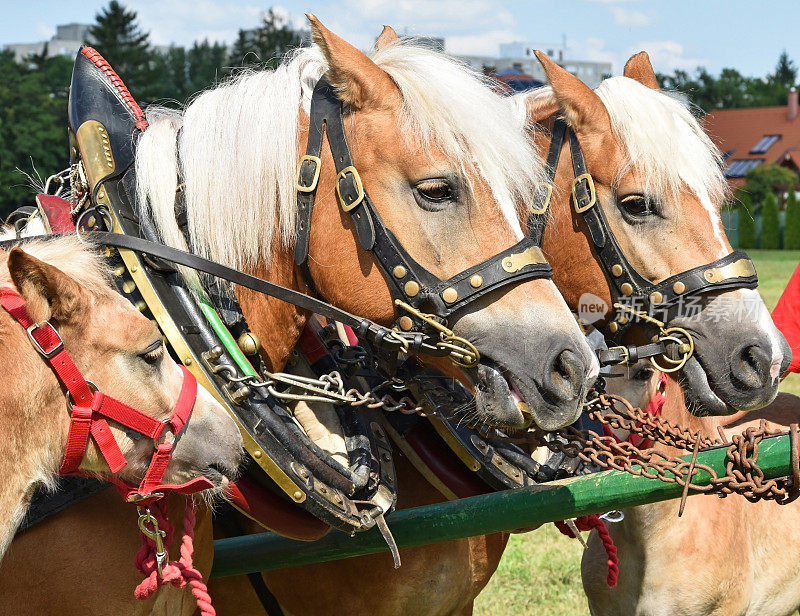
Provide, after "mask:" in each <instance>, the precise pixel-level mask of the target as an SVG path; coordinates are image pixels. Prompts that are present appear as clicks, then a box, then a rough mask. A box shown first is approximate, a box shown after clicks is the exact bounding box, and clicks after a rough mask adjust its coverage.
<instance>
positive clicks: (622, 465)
mask: <svg viewBox="0 0 800 616" xmlns="http://www.w3.org/2000/svg"><path fill="white" fill-rule="evenodd" d="M586 406H587V410H586V412H587V415H588V417H589V418H590V419H592V420H595V421H598V422H600V423H601V424H603V425H606V426H608V427H609V428H612V429H620V430H625V431H628V432H632V433H634V434H638V435H639V436H641V437H643V438H645V439H649V440H651V441H652V442H654V443H655V442H658V443H661V444H664V445H668V446H671V447H675V448H678V449H683V450H686V451H693V455H692V458H691V459H690V460H685V459H683V458H679V457H677V456H669V455H667V454H665V453H662V452H660V451H656V450H655V449H653V448H650V449H644V450H642V449H639V448H637V447H636V446H635V445H633V444H632V443H629V442H625V441H622V442H618V441H617V440H616V439H615V438H614V437H613V436H605V435H600V434H597V433H596V432H594V431H592V430H581V429H577V428H574V427H572V426H569V427H567V428H562V429H561V430H557V431H555V433H553V432H550V433H547V432H543V431H539V430H534V431H530V432H528V433H526V435H525V436H524V437H517V438H507V439H506V440H509V441H511V442H516V443H521V442H526V443H528V444H530V445H533V446H535V447H547V448H548V449H550V450H551V451H553V452H556V453H562V454H564V455H565V456H568V457H572V458H578V459H580V460H582V461H583V462H585V463H586V464H589V465H591V466H594V467H596V468H598V469H602V470H608V469H614V470H618V471H623V472H626V473H630V474H631V475H634V476H637V477H647V478H649V479H659V480H661V481H664V482H666V483H676V484H678V485H679V486H682V487H684V488H686V486H687V484H688V488H687V489H685V490H684V498H685V494H686V492H688V490H692V491H695V492H703V493H706V494H708V493H716V494H719V495H720V496H725V495H728V494H734V493H735V494H741V495H742V496H744V497H745V498H746V499H748V500H749V501H751V502H755V501H758V500H774V501H776V502H777V503H779V504H786V503H789V502H791V501H792V500H794V499H795V498H796V497H797V495H798V485H797V482H796V480H795V478H794V477H781V478H778V479H766V478H765V477H764V473H763V471H762V470H761V469H760V468H759V467H758V444H759V443H760V442H761V440H762V439H764V438H765V437H768V436H776V435H778V434H785V430H769V429H767V427H766V422H765V421H764V420H761V422H760V424H759V426H758V427H757V428H754V427H749V428H747V429H746V430H745V431H744V432H743V433H742V434H736V435H734V436H732V437H731V438H730V440H727V439H725V438H724V434H723V433H722V431H721V430H720V436H721V437H723V438H719V439H717V438H711V437H709V436H704V435H703V434H701V433H700V432H698V433H696V434H692V432H691V431H689V430H688V429H686V428H682V427H680V426H677V425H675V424H673V423H671V422H669V421H667V420H664V419H663V418H658V419H657V420H656V419H654V418H653V417H652V416H650V415H649V414H647V413H645V412H644V411H642V410H641V409H639V408H635V407H633V406H632V405H631V404H630V403H628V401H627V400H625V399H624V398H621V397H619V396H615V395H611V394H605V393H602V394H598V395H597V396H596V397H594V398H593V399H591V400H590V401H589V402H587V405H586ZM791 432H792V433H793V434H794V435H795V436H794V441H793V444H792V447H793V457H794V458H796V457H797V454H796V451H794V449H795V448H796V445H795V444H794V443H796V432H797V427H796V426H794V425H793V426H792V428H791ZM553 434H555V435H556V436H557V437H560V438H556V439H552V436H553ZM547 435H549V436H550V438H546V437H547ZM708 447H726V451H725V459H726V463H725V474H724V475H718V474H717V473H716V471H715V470H714V469H713V468H712V467H710V466H708V465H706V464H701V463H697V462H696V460H695V458H696V454H697V450H698V449H705V448H708ZM700 471H703V472H705V473H708V475H709V477H710V480H709V481H708V483H707V484H703V485H699V484H696V483H693V482H692V479H693V478H694V477H696V476H697V474H698V473H699V472H700Z"/></svg>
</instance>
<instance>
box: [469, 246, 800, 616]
mask: <svg viewBox="0 0 800 616" xmlns="http://www.w3.org/2000/svg"><path fill="white" fill-rule="evenodd" d="M748 253H749V254H750V257H751V258H752V259H753V261H754V262H755V264H756V269H757V270H758V277H759V283H760V286H759V290H760V292H761V295H762V297H763V298H764V302H765V303H766V305H767V308H769V309H770V310H772V309H773V308H774V307H775V304H776V303H777V301H778V297H779V296H780V294H781V292H782V291H783V289H784V287H785V286H786V283H787V281H788V280H789V277H790V276H791V275H792V272H793V271H794V268H795V266H796V265H797V263H798V261H800V251H782V250H749V251H748ZM781 390H782V391H788V392H791V393H793V394H797V395H800V375H797V374H792V375H791V376H789V377H787V378H786V379H785V380H784V381H783V383H781ZM581 550H582V547H581V545H580V543H578V541H576V540H574V539H568V538H566V537H564V536H563V535H561V534H560V533H559V532H558V531H557V530H556V529H555V527H554V526H553V525H552V524H547V525H545V526H543V527H542V528H539V529H538V530H535V531H533V532H530V533H527V534H524V535H513V536H512V537H511V540H510V541H509V543H508V548H506V552H505V554H504V555H503V560H502V561H501V562H500V566H499V567H498V569H497V573H495V575H494V577H493V578H492V580H491V581H490V582H489V585H488V586H487V587H486V588H485V589H484V591H483V592H482V593H481V594H480V596H479V597H478V598H477V600H476V601H475V614H476V616H578V615H580V616H584V615H586V614H588V613H589V609H588V607H587V605H586V598H585V597H584V595H583V589H582V587H581V571H580V560H581Z"/></svg>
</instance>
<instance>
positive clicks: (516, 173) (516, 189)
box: [136, 44, 542, 268]
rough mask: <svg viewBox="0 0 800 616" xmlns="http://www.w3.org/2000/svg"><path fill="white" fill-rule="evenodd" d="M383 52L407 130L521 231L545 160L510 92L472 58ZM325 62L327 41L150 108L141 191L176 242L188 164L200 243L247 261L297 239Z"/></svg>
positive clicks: (241, 264) (202, 248)
mask: <svg viewBox="0 0 800 616" xmlns="http://www.w3.org/2000/svg"><path fill="white" fill-rule="evenodd" d="M372 59H373V60H374V61H375V62H376V64H377V65H378V66H380V67H381V68H382V69H384V70H385V71H386V72H387V73H388V74H389V75H390V76H391V77H392V79H393V80H394V81H395V83H396V84H397V85H398V87H399V89H400V92H401V94H402V97H403V108H402V110H401V112H400V113H399V115H398V119H397V122H398V136H402V135H403V134H407V135H409V136H412V137H413V138H415V139H417V141H418V142H419V143H420V144H421V145H422V147H423V148H430V147H435V148H437V149H438V150H440V151H441V152H442V153H443V155H444V156H445V157H447V158H448V159H449V160H450V161H452V162H453V163H454V164H455V165H456V166H457V167H459V168H461V170H462V172H463V173H464V175H465V176H466V175H468V174H469V172H471V171H473V172H474V171H477V172H478V173H479V174H480V175H481V176H483V178H484V179H485V181H486V183H487V185H488V186H489V187H490V188H491V190H492V191H493V192H494V197H495V200H496V202H497V203H496V205H495V207H497V206H499V207H500V208H502V211H503V212H504V213H505V214H506V217H507V218H508V219H509V222H510V224H511V225H512V226H515V230H516V231H517V233H518V235H519V234H520V230H519V223H518V218H517V216H516V212H517V208H519V207H527V205H528V203H529V201H530V199H531V198H532V195H533V193H534V190H533V189H534V187H535V186H536V184H537V182H538V180H539V178H540V173H541V171H542V162H541V160H540V159H539V157H538V155H537V154H536V153H535V151H534V148H532V147H531V141H530V138H529V137H528V136H527V135H526V134H525V133H524V132H523V131H520V129H519V123H518V122H516V121H515V120H514V118H513V116H512V115H511V114H509V113H508V106H507V104H506V103H505V102H504V100H503V98H502V97H501V96H499V95H498V94H496V93H495V92H493V91H491V90H490V89H489V88H487V87H486V82H485V80H484V78H483V77H482V76H480V75H478V74H476V73H474V72H473V71H471V70H470V69H469V68H467V67H465V66H464V65H462V64H460V63H458V62H456V61H455V60H453V59H452V58H449V57H447V56H445V55H444V54H439V53H436V52H434V51H431V50H429V49H424V48H421V47H417V46H414V45H413V44H403V45H389V46H386V47H384V48H383V49H381V50H379V51H376V52H374V54H373V55H372ZM326 70H327V67H326V64H325V61H324V58H323V56H322V54H321V52H320V51H319V50H318V49H317V48H316V47H312V48H306V49H301V50H298V51H297V52H295V53H294V54H293V55H292V56H291V57H289V58H288V59H287V60H286V61H285V62H284V63H283V64H282V65H281V66H280V67H278V68H277V69H276V70H274V71H247V72H244V73H241V74H239V75H238V76H236V77H235V78H234V79H231V80H229V81H227V82H225V83H223V84H221V85H219V86H217V87H215V88H213V89H211V90H208V91H206V92H204V93H202V94H200V95H199V96H198V97H197V98H195V99H194V101H192V102H191V103H190V104H189V105H188V106H187V107H186V109H185V111H184V112H183V113H182V114H180V113H176V112H174V111H170V110H167V109H164V108H159V107H150V108H149V109H148V110H147V121H148V123H149V125H150V126H149V127H148V129H147V130H146V131H145V132H144V133H143V135H142V136H141V138H140V139H139V144H138V150H137V157H136V172H137V182H138V187H137V192H138V196H139V203H140V204H142V206H144V207H149V208H150V210H151V212H152V216H153V218H154V220H155V221H156V223H157V225H158V227H159V231H160V233H161V236H162V239H163V240H164V241H165V242H167V243H169V244H172V245H174V246H179V247H184V246H185V244H184V241H183V238H182V236H181V233H180V231H179V229H178V227H177V225H176V224H175V222H174V196H175V187H176V184H177V182H178V176H177V173H176V172H177V170H178V166H180V181H181V182H183V183H185V188H184V195H185V201H186V208H187V212H188V223H189V233H190V237H191V241H192V247H193V249H194V250H195V251H197V252H198V253H200V254H202V255H203V256H206V257H209V258H212V259H215V260H219V261H221V262H223V263H226V264H228V265H231V266H234V267H238V268H247V267H252V265H253V264H254V263H256V262H257V261H258V260H259V259H262V260H263V261H264V262H267V263H268V262H269V259H270V256H271V254H272V250H273V246H272V241H273V238H274V237H278V239H279V241H281V242H282V243H284V244H286V245H291V244H292V242H293V240H294V221H295V210H296V195H295V190H294V182H295V174H296V169H297V152H298V142H302V143H304V142H305V135H298V128H297V127H298V113H299V109H300V107H301V106H302V107H303V108H304V109H305V110H306V112H308V109H309V106H310V99H311V93H312V90H313V87H314V84H315V83H316V81H317V80H318V79H319V78H320V76H321V75H323V74H324V72H325V71H326ZM176 143H177V146H176ZM423 151H424V150H423ZM178 152H179V153H180V155H179V156H177V153H178ZM178 161H180V162H179V163H178ZM367 189H369V187H367ZM144 204H148V205H144ZM276 225H277V227H276Z"/></svg>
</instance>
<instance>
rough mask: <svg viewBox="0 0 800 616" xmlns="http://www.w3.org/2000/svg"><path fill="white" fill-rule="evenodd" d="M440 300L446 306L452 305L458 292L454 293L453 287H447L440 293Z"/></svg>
mask: <svg viewBox="0 0 800 616" xmlns="http://www.w3.org/2000/svg"><path fill="white" fill-rule="evenodd" d="M442 299H443V300H444V301H446V302H447V303H448V304H452V303H453V302H454V301H456V300H457V299H458V291H456V290H455V289H454V288H453V287H447V288H446V289H445V290H444V291H442Z"/></svg>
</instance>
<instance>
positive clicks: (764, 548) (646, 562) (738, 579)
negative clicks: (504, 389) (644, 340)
mask: <svg viewBox="0 0 800 616" xmlns="http://www.w3.org/2000/svg"><path fill="white" fill-rule="evenodd" d="M613 372H614V373H616V374H618V375H619V376H618V377H617V378H611V379H608V385H607V389H608V390H609V391H610V392H612V393H616V394H618V395H621V396H623V397H624V398H626V399H628V400H630V401H631V402H632V403H634V404H638V405H639V406H640V407H641V408H645V405H647V403H648V401H649V400H650V398H651V397H652V396H653V394H654V392H655V390H656V388H657V387H658V382H659V374H660V373H659V372H658V371H657V370H655V369H654V368H653V367H652V366H651V365H650V364H648V363H645V362H639V363H638V364H636V365H635V366H634V367H632V368H630V369H623V368H615V369H614V371H613ZM661 416H662V417H663V418H664V419H666V420H668V421H670V422H671V423H673V424H676V425H680V426H681V427H682V428H688V429H689V430H691V431H692V432H696V431H698V430H700V431H702V433H703V434H705V435H716V433H717V426H724V428H723V432H724V433H726V434H728V435H731V434H735V433H741V432H742V431H743V430H745V429H747V428H748V427H753V428H757V427H758V424H759V422H760V421H761V420H762V419H763V420H765V421H766V425H767V427H768V428H771V429H786V428H788V426H789V424H791V423H796V422H798V421H800V399H798V397H797V396H793V395H791V394H786V393H780V394H778V397H777V398H776V399H775V401H774V402H772V403H771V404H770V405H768V406H766V407H764V408H763V409H759V410H756V411H750V412H749V413H747V414H737V415H733V416H731V417H725V418H710V417H704V418H698V417H694V416H693V415H691V414H690V413H688V412H687V410H686V405H685V402H684V400H683V395H682V391H681V389H680V386H679V385H678V384H677V383H675V382H674V381H672V380H670V381H668V384H667V389H666V400H665V401H664V405H663V408H662V411H661ZM618 436H620V437H623V438H624V436H625V435H623V434H619V435H618ZM657 448H658V450H659V451H662V452H669V454H670V455H679V454H684V453H686V452H679V451H677V450H672V449H670V448H667V447H665V446H663V445H657ZM623 513H624V515H625V517H624V519H623V520H622V521H621V522H619V523H616V524H609V525H608V528H609V532H610V534H611V537H612V538H613V539H614V543H615V544H616V546H617V552H618V555H619V566H620V574H619V578H618V581H617V585H616V586H615V587H614V588H609V587H608V586H607V585H606V583H605V577H606V572H605V568H606V558H607V556H606V555H605V551H604V550H603V548H602V546H601V545H600V542H599V540H598V539H597V537H596V533H594V532H593V533H592V534H591V535H590V536H589V540H588V548H587V549H586V551H585V552H584V554H583V558H582V562H581V575H582V579H583V588H584V591H585V592H586V596H587V598H588V601H589V607H590V610H591V613H592V614H593V615H594V616H602V615H611V614H686V615H687V616H710V615H711V614H714V615H716V616H726V615H729V614H730V615H733V614H738V615H743V616H751V615H754V614H766V615H774V616H779V615H784V614H792V613H795V612H796V611H797V610H798V609H800V590H798V576H799V575H800V560H798V558H797V554H796V552H797V550H796V549H795V544H794V541H793V538H792V537H793V533H792V531H791V530H790V529H792V528H796V527H797V525H798V524H799V523H800V506H798V504H797V503H796V502H795V503H791V504H789V505H778V504H776V503H775V502H774V501H759V502H756V503H751V502H749V501H747V500H746V499H745V498H744V497H743V496H741V495H738V494H731V495H728V496H726V497H725V498H723V499H720V498H715V497H710V496H708V497H699V496H698V497H693V498H691V499H689V501H688V502H687V504H686V509H685V511H684V513H683V516H682V517H678V503H677V501H674V500H672V501H664V502H661V503H652V504H649V505H641V506H639V507H632V508H629V509H625V510H624V511H623ZM776 528H780V529H784V532H775V529H776Z"/></svg>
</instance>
